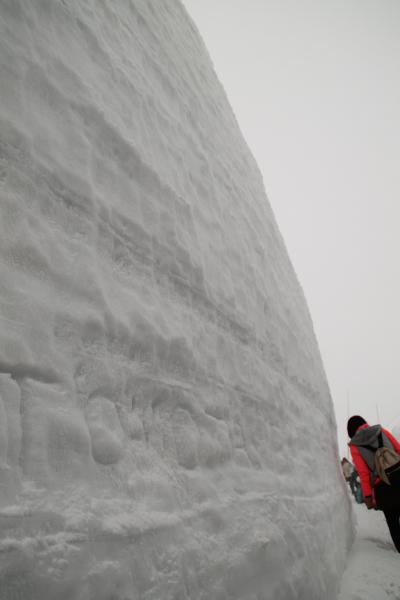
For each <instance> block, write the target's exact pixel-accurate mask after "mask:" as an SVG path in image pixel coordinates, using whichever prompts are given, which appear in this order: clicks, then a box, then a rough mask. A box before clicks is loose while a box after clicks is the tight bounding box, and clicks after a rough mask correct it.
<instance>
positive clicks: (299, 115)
mask: <svg viewBox="0 0 400 600" xmlns="http://www.w3.org/2000/svg"><path fill="white" fill-rule="evenodd" d="M184 4H185V6H186V8H187V10H188V11H189V13H190V15H191V16H192V18H193V19H194V21H195V23H196V25H197V27H198V29H199V31H200V33H201V35H202V37H203V40H204V42H205V44H206V46H207V48H208V50H209V53H210V55H211V58H212V60H213V63H214V66H215V69H216V72H217V74H218V76H219V79H220V80H221V82H222V84H223V85H224V87H225V90H226V92H227V95H228V98H229V100H230V103H231V105H232V107H233V110H234V112H235V114H236V117H237V120H238V122H239V125H240V127H241V130H242V132H243V134H244V136H245V138H246V140H247V143H248V144H249V147H250V149H251V151H252V152H253V154H254V156H255V158H256V160H257V162H258V165H259V167H260V169H261V172H262V174H263V178H264V183H265V187H266V191H267V194H268V197H269V200H270V202H271V204H272V208H273V210H274V212H275V216H276V218H277V221H278V225H279V227H280V230H281V232H282V234H283V237H284V239H285V242H286V245H287V248H288V251H289V254H290V257H291V259H292V262H293V264H294V267H295V269H296V272H297V275H298V278H299V280H300V283H301V285H302V287H303V289H304V292H305V295H306V298H307V301H308V305H309V308H310V311H311V315H312V318H313V322H314V328H315V331H316V334H317V338H318V342H319V346H320V349H321V353H322V358H323V361H324V365H325V369H326V373H327V376H328V380H329V384H330V389H331V393H332V397H333V402H334V406H335V410H336V418H337V425H338V436H339V450H340V454H341V455H344V454H345V453H346V451H347V450H346V442H347V434H346V431H345V428H346V421H347V416H348V412H349V414H350V415H352V414H361V415H362V416H364V417H365V418H366V419H367V420H368V421H370V422H371V424H372V423H376V422H377V421H378V419H379V420H380V421H381V422H382V424H383V425H384V426H386V427H388V428H390V427H392V426H393V425H395V424H398V423H399V422H400V393H399V385H400V384H399V377H400V360H399V357H400V324H399V315H398V311H399V307H400V283H399V276H400V265H399V256H400V239H399V221H400V194H399V192H400V161H399V159H400V145H399V144H400V143H399V140H400V115H399V107H400V83H399V74H400V2H399V1H398V0H314V1H308V0H184Z"/></svg>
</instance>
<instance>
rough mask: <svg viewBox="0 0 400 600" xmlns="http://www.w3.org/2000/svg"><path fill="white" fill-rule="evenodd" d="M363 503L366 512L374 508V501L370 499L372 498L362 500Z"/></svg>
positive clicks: (367, 497)
mask: <svg viewBox="0 0 400 600" xmlns="http://www.w3.org/2000/svg"><path fill="white" fill-rule="evenodd" d="M364 502H365V506H366V507H367V508H368V510H371V509H372V508H375V507H374V500H373V498H372V496H366V497H365V498H364Z"/></svg>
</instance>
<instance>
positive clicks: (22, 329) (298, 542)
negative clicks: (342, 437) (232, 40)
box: [0, 0, 352, 600]
mask: <svg viewBox="0 0 400 600" xmlns="http://www.w3.org/2000/svg"><path fill="white" fill-rule="evenodd" d="M0 77H1V80H2V82H4V85H3V86H2V101H1V106H0V131H1V137H0V194H1V205H0V210H1V220H0V287H1V294H0V324H1V327H0V530H1V532H2V534H3V535H2V536H1V538H2V539H1V544H0V590H2V592H1V593H2V594H3V596H2V599H3V598H5V599H9V598H16V597H19V598H20V597H22V598H27V597H29V598H30V600H36V599H37V600H39V599H40V600H42V599H43V598H46V599H53V598H54V599H55V598H57V599H59V598H68V599H69V600H74V599H77V600H89V599H90V600H91V599H95V598H96V600H109V599H110V598H113V599H116V600H127V599H130V600H137V599H144V598H146V600H152V599H154V600H155V599H157V600H159V599H160V598H162V599H167V598H171V599H172V598H180V599H182V600H184V599H185V600H189V599H190V600H196V599H197V598H198V599H200V598H207V600H219V599H221V600H222V599H228V598H229V599H230V600H233V599H235V598H237V599H240V600H256V599H258V600H259V599H260V598H274V599H275V600H278V599H279V598H282V599H284V600H290V599H295V598H296V599H300V598H304V599H307V600H312V599H315V600H320V599H321V598H324V599H327V600H330V599H333V598H335V597H336V593H337V589H338V578H339V575H340V573H341V570H342V568H343V564H344V560H345V554H346V547H347V546H348V544H349V542H350V539H351V536H352V530H351V526H350V525H351V523H350V517H349V501H348V496H347V494H346V491H345V489H344V485H343V481H342V478H341V475H340V473H339V468H338V454H337V446H336V425H335V422H334V417H333V409H332V403H331V399H330V395H329V389H328V386H327V382H326V378H325V375H324V371H323V366H322V363H321V359H320V355H319V351H318V347H317V343H316V340H315V336H314V334H313V329H312V323H311V319H310V316H309V313H308V309H307V306H306V303H305V300H304V297H303V294H302V291H301V288H300V286H299V284H298V282H297V279H296V276H295V274H294V272H293V268H292V266H291V264H290V261H289V259H288V256H287V253H286V250H285V247H284V244H283V242H282V239H281V236H280V234H279V231H278V229H277V226H276V224H275V220H274V217H273V215H272V212H271V209H270V206H269V203H268V200H267V198H266V196H265V192H264V187H263V183H262V178H261V176H260V173H259V171H258V168H257V166H256V164H255V162H254V160H253V157H252V156H251V154H250V153H249V151H248V149H247V146H246V144H245V142H244V140H243V138H242V136H241V133H240V131H239V128H238V126H237V123H236V120H235V118H234V115H233V113H232V110H231V109H230V107H229V104H228V102H227V99H226V97H225V94H224V92H223V90H222V88H221V86H220V84H219V82H218V80H217V78H216V76H215V74H214V72H213V69H212V66H211V62H210V59H209V57H208V55H207V52H206V50H205V48H204V46H203V43H202V42H201V39H200V38H199V36H198V33H197V31H196V29H195V27H194V26H193V24H192V23H191V21H190V19H189V18H188V16H187V14H186V12H185V10H184V9H183V7H182V5H181V4H180V3H179V2H177V1H176V0H165V1H163V2H162V3H160V2H156V1H155V0H129V1H126V2H118V3H111V2H106V1H105V0H96V2H94V1H93V2H86V1H84V0H74V1H73V2H64V1H63V0H57V1H56V2H54V1H52V0H51V1H50V0H37V1H35V2H34V3H32V2H29V1H28V0H5V1H4V2H2V3H1V6H0ZM316 564H319V565H320V568H318V569H316V567H315V565H316Z"/></svg>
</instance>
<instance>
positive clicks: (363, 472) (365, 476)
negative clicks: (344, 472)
mask: <svg viewBox="0 0 400 600" xmlns="http://www.w3.org/2000/svg"><path fill="white" fill-rule="evenodd" d="M365 427H369V425H368V424H367V423H365V424H364V425H361V426H360V427H359V428H358V429H357V431H358V430H359V429H364V428H365ZM382 433H384V434H385V435H386V437H387V438H388V439H389V440H390V442H391V443H392V445H393V449H394V450H395V451H396V452H397V453H398V454H400V444H399V442H398V441H397V440H396V438H395V437H393V436H392V434H391V433H390V432H389V431H388V430H387V429H384V428H383V427H382ZM349 446H350V452H351V457H352V459H353V463H354V466H355V468H356V469H357V471H358V474H359V476H360V481H361V489H362V493H363V495H364V497H366V496H372V485H371V483H372V482H371V471H370V470H369V468H368V465H367V463H366V462H365V460H364V459H363V457H362V456H361V453H360V451H359V449H358V448H357V446H355V445H354V444H352V443H351V442H350V444H349ZM378 481H379V477H378V478H377V479H376V480H375V481H374V484H375V483H378Z"/></svg>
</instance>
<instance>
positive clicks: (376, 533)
mask: <svg viewBox="0 0 400 600" xmlns="http://www.w3.org/2000/svg"><path fill="white" fill-rule="evenodd" d="M354 509H355V512H356V515H357V537H356V540H355V543H354V545H353V547H352V549H351V552H350V554H349V556H348V559H347V564H346V571H345V573H344V577H343V580H342V583H341V590H340V595H339V597H338V600H399V598H400V571H399V554H398V552H397V551H396V548H395V547H394V545H393V542H392V540H391V538H390V534H389V529H388V527H387V525H386V521H385V517H384V515H383V513H382V512H381V511H375V510H370V511H368V510H367V508H366V507H365V506H364V505H356V504H355V505H354Z"/></svg>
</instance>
